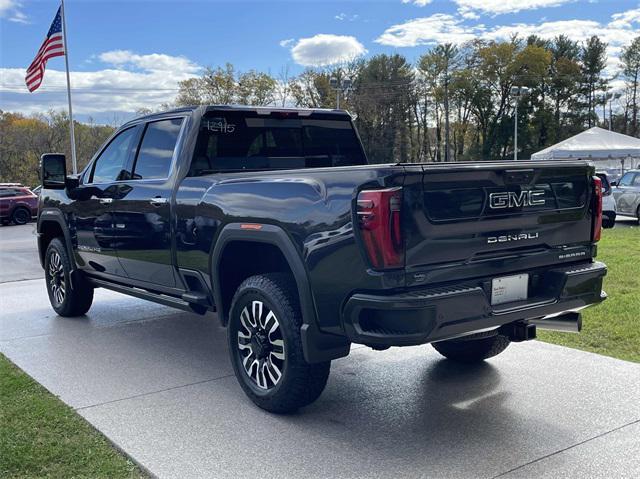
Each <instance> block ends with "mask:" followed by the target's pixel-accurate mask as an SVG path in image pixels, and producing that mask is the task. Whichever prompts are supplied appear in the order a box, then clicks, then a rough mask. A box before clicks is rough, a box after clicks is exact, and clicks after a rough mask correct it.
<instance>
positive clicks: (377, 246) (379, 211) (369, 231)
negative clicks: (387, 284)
mask: <svg viewBox="0 0 640 479" xmlns="http://www.w3.org/2000/svg"><path fill="white" fill-rule="evenodd" d="M401 208H402V188H400V187H398V188H388V189H384V190H365V191H361V192H360V194H359V195H358V201H357V216H358V226H359V228H360V233H361V235H362V240H363V242H364V246H365V250H366V252H367V256H368V258H369V261H370V262H371V265H372V266H373V268H374V269H390V268H400V267H402V266H403V264H404V242H403V240H402V229H401V225H400V213H401Z"/></svg>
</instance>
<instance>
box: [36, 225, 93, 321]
mask: <svg viewBox="0 0 640 479" xmlns="http://www.w3.org/2000/svg"><path fill="white" fill-rule="evenodd" d="M70 272H71V261H70V260H69V255H68V254H67V249H66V248H65V246H64V244H63V243H62V241H61V240H60V239H59V238H54V239H53V240H51V243H49V246H48V247H47V252H46V253H45V263H44V275H45V281H46V284H47V293H48V294H49V302H50V303H51V306H52V307H53V309H54V311H55V312H56V313H58V315H60V316H64V317H73V316H82V315H83V314H85V313H86V312H87V311H89V308H90V307H91V303H93V287H91V286H89V285H87V284H86V283H80V282H79V281H76V282H75V283H76V284H74V285H73V287H71V277H70ZM78 283H79V284H78Z"/></svg>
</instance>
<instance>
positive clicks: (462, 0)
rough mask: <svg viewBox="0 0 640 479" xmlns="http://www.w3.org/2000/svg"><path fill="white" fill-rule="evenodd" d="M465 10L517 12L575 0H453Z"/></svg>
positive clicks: (493, 12) (498, 12)
mask: <svg viewBox="0 0 640 479" xmlns="http://www.w3.org/2000/svg"><path fill="white" fill-rule="evenodd" d="M453 1H454V2H455V3H457V4H458V6H459V7H460V8H461V9H462V10H463V11H464V12H468V11H477V12H481V13H484V14H487V15H500V14H502V13H515V12H519V11H521V10H533V9H537V8H543V7H557V6H559V5H562V4H563V3H568V2H573V1H575V0H453Z"/></svg>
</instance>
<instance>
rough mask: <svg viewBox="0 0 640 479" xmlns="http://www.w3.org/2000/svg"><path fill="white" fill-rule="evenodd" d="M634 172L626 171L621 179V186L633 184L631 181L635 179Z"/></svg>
mask: <svg viewBox="0 0 640 479" xmlns="http://www.w3.org/2000/svg"><path fill="white" fill-rule="evenodd" d="M633 177H634V174H633V173H625V174H624V176H623V177H622V178H621V179H620V183H619V185H620V186H631V182H632V180H633Z"/></svg>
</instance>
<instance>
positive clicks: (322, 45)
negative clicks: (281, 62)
mask: <svg viewBox="0 0 640 479" xmlns="http://www.w3.org/2000/svg"><path fill="white" fill-rule="evenodd" d="M365 53H367V50H366V49H365V48H364V45H362V43H360V42H359V41H358V40H357V39H356V38H355V37H352V36H347V35H331V34H326V33H320V34H318V35H315V36H313V37H310V38H301V39H300V40H298V42H297V43H296V44H295V45H294V46H293V47H292V48H291V56H292V57H293V59H294V60H295V62H296V63H298V64H300V65H302V66H311V67H320V66H326V65H333V64H336V63H340V62H344V61H349V60H352V59H354V58H357V57H359V56H361V55H364V54H365Z"/></svg>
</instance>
